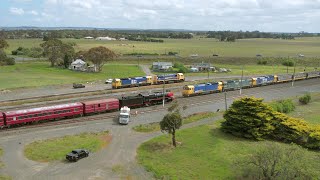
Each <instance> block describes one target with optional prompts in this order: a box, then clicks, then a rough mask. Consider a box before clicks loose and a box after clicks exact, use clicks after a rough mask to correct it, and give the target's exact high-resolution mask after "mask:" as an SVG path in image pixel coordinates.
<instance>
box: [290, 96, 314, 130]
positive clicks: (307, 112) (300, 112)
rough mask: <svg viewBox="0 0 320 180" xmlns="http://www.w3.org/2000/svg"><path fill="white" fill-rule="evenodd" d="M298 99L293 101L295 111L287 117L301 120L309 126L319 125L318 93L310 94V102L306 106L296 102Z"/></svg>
mask: <svg viewBox="0 0 320 180" xmlns="http://www.w3.org/2000/svg"><path fill="white" fill-rule="evenodd" d="M301 96H302V95H301ZM299 97H300V96H298V97H296V99H295V100H296V109H295V110H294V111H293V112H291V113H290V114H289V116H293V117H297V118H302V119H304V120H306V121H307V122H309V123H311V124H320V112H319V109H320V93H312V94H311V102H310V103H309V104H306V105H303V104H300V103H299V102H298V99H299Z"/></svg>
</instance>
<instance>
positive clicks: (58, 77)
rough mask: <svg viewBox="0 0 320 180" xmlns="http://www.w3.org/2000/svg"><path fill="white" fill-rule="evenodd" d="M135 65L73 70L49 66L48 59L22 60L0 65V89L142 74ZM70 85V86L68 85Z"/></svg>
mask: <svg viewBox="0 0 320 180" xmlns="http://www.w3.org/2000/svg"><path fill="white" fill-rule="evenodd" d="M143 75H145V74H144V72H143V71H142V70H141V69H140V67H138V66H136V65H116V64H106V65H105V66H104V67H103V69H102V72H100V73H86V72H75V71H71V70H69V69H62V68H56V67H50V65H49V62H48V61H37V62H23V63H17V64H15V65H13V66H0V77H3V78H0V89H11V88H23V87H39V86H47V85H61V84H72V83H85V82H92V81H98V80H101V81H103V82H102V83H104V80H105V79H107V78H122V77H123V78H125V77H132V76H143ZM70 87H72V86H71V85H70Z"/></svg>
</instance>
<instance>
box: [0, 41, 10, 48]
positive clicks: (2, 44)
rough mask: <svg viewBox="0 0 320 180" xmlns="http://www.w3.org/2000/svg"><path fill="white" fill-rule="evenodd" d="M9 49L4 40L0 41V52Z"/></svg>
mask: <svg viewBox="0 0 320 180" xmlns="http://www.w3.org/2000/svg"><path fill="white" fill-rule="evenodd" d="M8 47H9V44H8V43H7V41H6V40H4V39H0V50H3V49H6V48H8Z"/></svg>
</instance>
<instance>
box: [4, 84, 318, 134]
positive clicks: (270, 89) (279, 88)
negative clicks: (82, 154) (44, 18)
mask: <svg viewBox="0 0 320 180" xmlns="http://www.w3.org/2000/svg"><path fill="white" fill-rule="evenodd" d="M317 85H319V79H310V80H305V81H298V82H296V86H297V87H306V89H305V90H306V91H308V88H310V87H312V86H317ZM288 88H295V87H291V84H290V83H282V84H275V85H272V86H261V87H256V88H249V89H243V90H242V94H241V95H240V93H239V91H229V92H227V101H228V102H230V101H232V100H233V99H237V98H240V97H241V96H257V95H259V94H267V93H269V96H274V97H276V96H281V95H282V94H283V93H285V91H286V89H288ZM224 98H225V97H224V94H223V93H213V94H208V95H200V96H192V97H187V98H186V97H182V96H181V95H180V96H179V97H178V98H177V101H178V103H179V105H180V106H187V109H188V108H192V107H195V106H200V105H205V104H211V103H217V102H220V103H221V104H224V101H225V99H224ZM168 106H170V104H167V105H166V106H165V107H162V105H156V106H150V107H144V108H139V109H136V111H137V112H138V114H146V113H152V112H157V111H162V110H165V109H167V107H168ZM216 110H217V109H212V111H216ZM138 114H137V115H138ZM117 115H118V112H111V113H103V114H96V115H91V116H84V117H78V118H72V119H61V120H56V121H46V122H43V123H33V124H30V125H25V126H19V127H15V128H5V129H2V130H0V134H1V135H2V136H5V135H11V134H17V133H22V132H29V131H34V130H38V129H44V128H56V127H61V126H63V127H68V126H78V125H80V124H82V123H86V122H93V121H95V122H99V121H105V120H114V119H115V118H116V117H117ZM115 124H117V123H116V122H115Z"/></svg>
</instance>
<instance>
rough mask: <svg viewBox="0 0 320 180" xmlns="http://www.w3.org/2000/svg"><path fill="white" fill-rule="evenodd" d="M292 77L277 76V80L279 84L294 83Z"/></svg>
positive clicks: (288, 75)
mask: <svg viewBox="0 0 320 180" xmlns="http://www.w3.org/2000/svg"><path fill="white" fill-rule="evenodd" d="M292 76H293V75H292V74H281V75H277V76H275V79H276V82H277V83H282V82H288V81H292Z"/></svg>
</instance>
